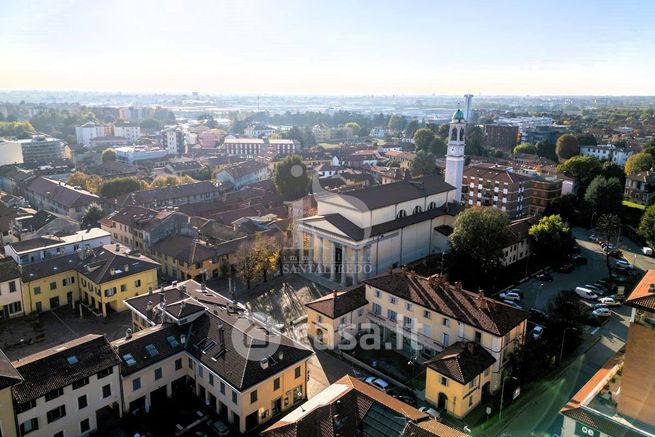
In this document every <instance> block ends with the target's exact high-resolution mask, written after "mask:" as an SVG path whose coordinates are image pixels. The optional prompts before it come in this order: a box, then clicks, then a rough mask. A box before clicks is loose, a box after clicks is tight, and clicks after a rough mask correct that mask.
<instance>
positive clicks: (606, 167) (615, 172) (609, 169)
mask: <svg viewBox="0 0 655 437" xmlns="http://www.w3.org/2000/svg"><path fill="white" fill-rule="evenodd" d="M601 174H602V175H603V176H605V177H606V178H608V179H609V178H617V179H618V180H619V182H620V183H621V186H622V187H624V186H625V171H623V167H621V166H620V165H617V164H614V163H613V162H612V161H604V162H603V169H602V170H601Z"/></svg>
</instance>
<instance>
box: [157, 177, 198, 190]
mask: <svg viewBox="0 0 655 437" xmlns="http://www.w3.org/2000/svg"><path fill="white" fill-rule="evenodd" d="M193 182H195V180H194V179H193V178H192V177H191V176H187V175H184V176H175V175H169V176H157V177H156V178H155V180H154V181H152V183H151V184H150V188H159V187H166V186H169V185H170V186H174V185H184V184H191V183H193Z"/></svg>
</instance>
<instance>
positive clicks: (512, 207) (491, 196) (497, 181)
mask: <svg viewBox="0 0 655 437" xmlns="http://www.w3.org/2000/svg"><path fill="white" fill-rule="evenodd" d="M531 186H532V180H531V178H530V177H529V176H525V175H522V174H518V173H514V172H512V171H510V169H508V168H506V167H502V166H496V165H484V164H479V165H470V166H468V167H466V168H465V169H464V176H463V180H462V202H463V203H464V205H466V206H467V207H472V206H492V207H494V208H498V209H500V210H501V211H503V212H506V213H507V215H508V216H509V218H510V219H515V218H520V217H523V216H524V215H526V214H527V213H528V210H529V205H530V194H531V191H530V188H531Z"/></svg>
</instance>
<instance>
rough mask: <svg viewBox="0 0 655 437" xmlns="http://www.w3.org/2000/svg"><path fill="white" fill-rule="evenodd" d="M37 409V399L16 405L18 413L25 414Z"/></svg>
mask: <svg viewBox="0 0 655 437" xmlns="http://www.w3.org/2000/svg"><path fill="white" fill-rule="evenodd" d="M34 407H36V399H33V400H31V401H29V402H24V403H22V404H18V405H16V413H24V412H25V411H29V410H31V409H32V408H34Z"/></svg>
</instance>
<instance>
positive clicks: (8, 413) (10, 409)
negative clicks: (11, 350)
mask: <svg viewBox="0 0 655 437" xmlns="http://www.w3.org/2000/svg"><path fill="white" fill-rule="evenodd" d="M22 380H23V377H22V376H21V375H20V373H18V371H17V370H16V369H15V368H14V366H13V365H12V364H11V361H9V358H7V355H5V354H4V352H2V350H0V434H2V435H3V436H8V437H13V436H18V435H19V434H18V430H17V428H16V417H15V412H14V400H13V397H12V395H11V388H12V387H13V386H14V385H16V384H19V383H20V382H21V381H22Z"/></svg>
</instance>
